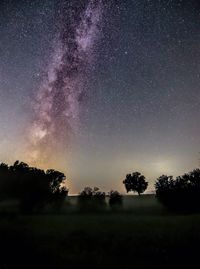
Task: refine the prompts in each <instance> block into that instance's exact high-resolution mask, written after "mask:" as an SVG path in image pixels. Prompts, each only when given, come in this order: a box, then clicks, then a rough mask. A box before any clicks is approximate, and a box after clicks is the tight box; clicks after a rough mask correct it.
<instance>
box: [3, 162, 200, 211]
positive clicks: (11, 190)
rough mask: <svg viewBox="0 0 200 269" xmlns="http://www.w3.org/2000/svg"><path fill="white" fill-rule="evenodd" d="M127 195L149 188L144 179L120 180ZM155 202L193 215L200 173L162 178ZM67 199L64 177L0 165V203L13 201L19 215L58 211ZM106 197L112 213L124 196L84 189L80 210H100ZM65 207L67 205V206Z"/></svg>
mask: <svg viewBox="0 0 200 269" xmlns="http://www.w3.org/2000/svg"><path fill="white" fill-rule="evenodd" d="M123 184H124V186H125V189H126V191H127V192H131V191H133V192H137V193H138V195H141V194H142V193H143V192H144V191H145V190H146V189H147V187H148V182H147V181H146V179H145V176H144V175H141V173H139V172H134V173H132V174H127V175H126V178H125V179H124V180H123ZM155 190H156V198H157V199H158V200H159V201H160V202H161V203H162V204H163V205H164V206H166V207H168V208H169V209H170V210H177V211H185V212H194V211H199V210H200V169H195V170H193V171H192V172H190V173H187V174H184V175H183V176H179V177H177V178H176V179H174V178H173V177H172V176H167V175H162V176H160V177H159V178H158V179H157V180H156V183H155ZM67 195H68V189H67V188H66V177H65V175H64V174H63V173H62V172H60V171H56V170H53V169H49V170H47V171H44V170H41V169H38V168H35V167H30V166H29V165H28V164H26V163H24V162H19V161H16V162H15V163H14V164H13V165H10V166H9V165H7V164H5V163H1V164H0V201H5V200H9V199H16V200H17V201H18V202H19V206H20V209H21V211H22V212H33V211H37V210H41V209H42V208H43V207H44V206H46V205H51V206H53V207H54V209H57V210H58V209H59V208H60V207H61V205H63V202H64V201H65V198H66V197H67ZM106 196H108V197H109V205H110V207H111V208H112V209H119V208H120V207H121V206H122V204H123V196H122V195H121V194H120V193H119V192H118V191H114V190H111V191H110V192H108V193H107V194H106V193H105V192H102V191H100V190H99V188H97V187H94V188H91V187H85V188H84V189H83V191H81V192H80V193H79V196H78V207H79V208H80V210H82V211H85V210H101V209H103V208H104V207H105V205H106V202H105V199H106ZM66 206H67V205H66Z"/></svg>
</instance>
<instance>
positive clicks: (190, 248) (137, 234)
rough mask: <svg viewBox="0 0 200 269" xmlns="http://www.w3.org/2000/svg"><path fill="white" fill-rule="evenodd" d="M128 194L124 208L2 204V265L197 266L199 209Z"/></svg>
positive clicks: (87, 266) (47, 266) (199, 243)
mask: <svg viewBox="0 0 200 269" xmlns="http://www.w3.org/2000/svg"><path fill="white" fill-rule="evenodd" d="M126 199H128V200H126V201H125V203H124V204H125V208H124V209H123V210H120V211H116V212H111V211H106V210H105V211H102V212H99V213H97V212H96V213H95V212H85V213H81V212H75V211H72V212H70V213H69V212H68V213H66V212H65V213H61V214H35V215H20V214H16V213H10V214H8V212H5V210H4V213H3V212H2V213H1V216H0V243H1V247H0V248H1V251H0V269H2V268H3V269H6V268H36V267H37V268H56V269H60V268H138V267H139V268H143V267H146V266H148V267H149V266H151V267H154V268H169V266H171V267H172V268H174V267H177V268H180V267H186V266H187V267H189V268H192V267H196V266H195V262H199V246H200V215H198V214H196V215H195V214H193V215H189V214H188V215H178V214H173V213H170V212H167V211H166V210H164V209H163V208H162V207H161V206H159V204H158V203H157V202H156V201H155V200H154V199H155V197H153V196H143V197H129V198H126ZM138 199H140V200H138ZM128 204H129V205H132V204H134V205H135V209H134V206H132V207H131V208H132V209H130V207H129V208H128V207H127V206H128ZM145 204H146V206H145ZM140 205H141V206H140ZM4 209H5V206H4ZM127 209H129V210H127ZM161 209H162V210H161ZM197 268H198V266H197Z"/></svg>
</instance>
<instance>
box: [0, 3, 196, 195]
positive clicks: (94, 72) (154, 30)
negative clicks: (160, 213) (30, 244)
mask: <svg viewBox="0 0 200 269" xmlns="http://www.w3.org/2000/svg"><path fill="white" fill-rule="evenodd" d="M199 117H200V3H199V1H198V0H196V1H195V0H190V1H184V0H182V1H181V0H163V1H162V0H159V1H154V0H123V1H118V0H111V1H105V0H68V1H67V0H43V1H39V0H32V1H31V0H21V1H20V0H18V1H16V0H15V1H14V0H1V1H0V160H1V161H3V162H7V163H9V164H10V163H12V162H14V161H15V160H16V159H20V160H22V161H24V162H27V163H29V164H31V165H35V166H39V167H41V168H44V169H46V168H55V169H59V170H61V171H63V172H65V174H66V176H67V178H68V179H69V182H68V185H69V188H70V193H77V192H79V191H80V190H81V189H82V188H83V187H84V186H98V187H100V188H101V189H102V190H105V191H109V190H110V189H117V190H119V191H122V192H124V186H123V184H122V180H123V179H124V177H125V175H126V174H127V173H129V172H133V171H137V170H138V171H140V172H141V173H143V174H144V175H145V176H146V178H147V180H149V181H150V190H151V189H152V188H153V184H154V181H155V179H156V178H157V177H158V176H160V175H162V174H169V175H171V174H172V175H175V176H176V175H179V174H182V173H184V172H188V171H189V170H192V169H193V168H196V167H197V166H198V164H199V163H198V162H199V161H198V159H199V151H200V136H199V132H200V125H199Z"/></svg>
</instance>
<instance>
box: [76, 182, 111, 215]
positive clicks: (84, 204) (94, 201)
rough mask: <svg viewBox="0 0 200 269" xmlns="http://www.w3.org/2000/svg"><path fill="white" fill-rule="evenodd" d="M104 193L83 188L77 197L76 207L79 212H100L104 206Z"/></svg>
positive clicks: (95, 188)
mask: <svg viewBox="0 0 200 269" xmlns="http://www.w3.org/2000/svg"><path fill="white" fill-rule="evenodd" d="M105 198H106V195H105V192H101V191H100V190H99V188H97V187H94V188H93V189H92V188H90V187H85V188H84V189H83V191H81V192H80V194H79V196H78V207H79V209H80V210H81V211H93V210H102V209H104V208H105V206H106V202H105Z"/></svg>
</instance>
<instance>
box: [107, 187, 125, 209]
mask: <svg viewBox="0 0 200 269" xmlns="http://www.w3.org/2000/svg"><path fill="white" fill-rule="evenodd" d="M108 195H109V205H110V206H111V208H113V207H121V206H122V202H123V200H122V195H121V194H120V193H119V192H118V191H113V190H111V191H110V192H109V193H108Z"/></svg>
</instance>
